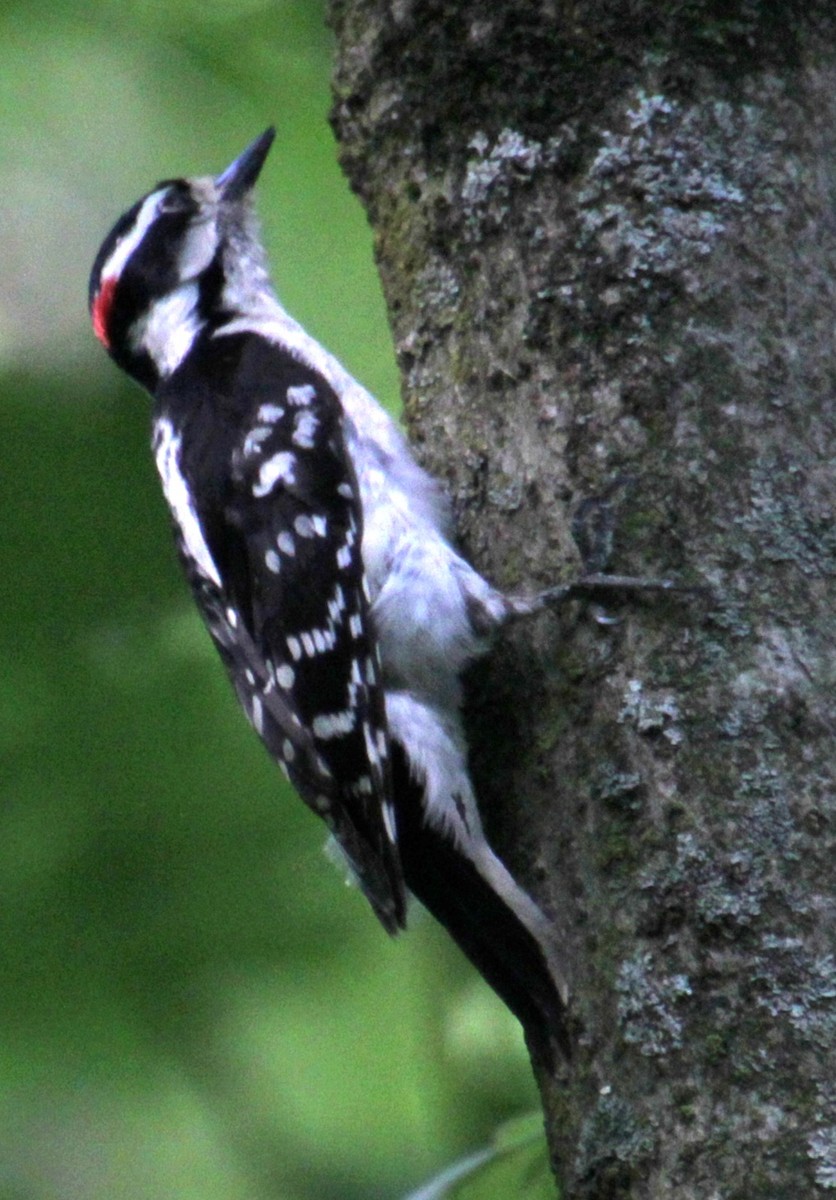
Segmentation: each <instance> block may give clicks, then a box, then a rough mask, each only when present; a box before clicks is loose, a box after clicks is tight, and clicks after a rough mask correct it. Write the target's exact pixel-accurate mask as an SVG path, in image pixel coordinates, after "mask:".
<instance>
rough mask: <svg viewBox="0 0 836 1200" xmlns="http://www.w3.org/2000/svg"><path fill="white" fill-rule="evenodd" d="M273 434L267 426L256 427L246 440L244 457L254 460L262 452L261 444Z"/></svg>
mask: <svg viewBox="0 0 836 1200" xmlns="http://www.w3.org/2000/svg"><path fill="white" fill-rule="evenodd" d="M272 432H273V430H272V429H270V428H269V427H268V426H267V425H256V427H255V429H251V430H250V432H249V433H248V434H247V436H246V437H245V438H244V457H245V458H252V457H253V455H255V454H258V453H259V451H260V450H261V443H262V442H263V441H264V439H265V438H268V437H269V436H270V434H271V433H272Z"/></svg>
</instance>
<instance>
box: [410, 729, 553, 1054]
mask: <svg viewBox="0 0 836 1200" xmlns="http://www.w3.org/2000/svg"><path fill="white" fill-rule="evenodd" d="M393 785H394V787H393V791H394V796H395V810H396V817H397V825H398V846H399V849H400V854H401V861H402V866H403V873H404V878H405V880H406V884H407V887H408V888H409V890H410V891H411V892H412V893H413V894H414V895H415V896H416V897H417V899H418V900H420V901H421V903H422V904H423V905H424V907H425V908H427V909H428V910H429V911H430V912H431V913H432V915H433V916H434V917H435V918H436V920H438V921H439V922H440V923H441V924H442V925H443V926H444V927H445V929H446V930H447V932H448V933H449V934H450V936H451V937H452V938H453V940H454V941H455V942H456V943H457V944H458V946H459V947H460V949H461V950H462V951H463V952H464V953H465V955H466V956H467V957H468V958H469V959H470V961H471V962H472V963H473V965H474V966H475V967H476V969H477V970H478V971H479V973H480V974H481V975H482V976H483V977H484V979H485V980H486V981H487V982H488V983H489V984H490V986H491V987H492V988H493V990H494V991H495V992H496V993H497V995H498V996H499V997H500V999H501V1000H503V1001H504V1003H505V1004H506V1005H507V1006H508V1008H509V1009H510V1010H511V1012H512V1013H513V1014H514V1015H515V1016H516V1017H517V1019H518V1020H519V1022H520V1023H521V1025H522V1027H523V1029H524V1031H525V1034H526V1039H527V1041H528V1044H529V1049H530V1051H531V1053H532V1055H533V1056H534V1057H535V1059H537V1060H539V1061H540V1062H542V1063H543V1064H544V1065H545V1066H548V1067H552V1066H553V1065H554V1063H555V1056H556V1055H555V1052H556V1051H557V1052H559V1053H560V1054H561V1055H562V1056H563V1057H564V1058H565V1059H567V1060H568V1059H569V1058H570V1057H571V1040H570V1036H569V1029H568V1023H567V1008H566V1002H567V994H566V987H565V984H564V983H563V981H562V979H561V977H560V975H559V973H558V971H557V969H556V967H555V964H554V961H553V957H552V954H551V951H550V949H549V947H548V941H547V938H546V937H545V936H543V934H542V933H540V930H538V931H537V933H535V929H536V927H537V926H538V925H539V926H541V927H542V930H543V932H545V930H546V928H547V924H548V923H547V921H546V918H545V916H544V915H543V914H542V913H541V912H540V910H539V909H538V908H537V906H536V905H535V904H534V902H533V901H532V900H531V898H530V897H529V896H527V895H526V893H525V892H523V891H522V889H521V888H519V886H518V885H517V884H516V883H515V882H514V880H513V878H512V877H511V875H510V874H509V872H508V871H507V870H506V868H505V867H504V866H503V865H502V863H501V862H500V861H499V859H498V858H497V857H496V856H495V855H494V854H493V853H492V851H491V850H490V849H489V847H488V846H487V843H485V844H484V850H483V851H482V852H481V853H480V854H479V855H477V856H476V858H475V859H471V858H470V857H468V856H467V855H466V854H465V853H463V852H462V849H461V848H460V847H459V846H457V845H456V842H455V840H454V839H453V838H452V837H451V836H450V832H449V830H444V829H439V828H436V827H435V825H433V824H431V823H429V822H428V821H427V818H426V807H425V805H424V804H423V803H422V795H421V792H422V783H421V782H420V781H418V780H416V779H415V778H414V777H413V773H412V772H411V771H410V767H409V764H408V762H407V759H406V755H405V753H404V751H403V749H402V747H401V746H400V744H399V743H398V742H394V744H393Z"/></svg>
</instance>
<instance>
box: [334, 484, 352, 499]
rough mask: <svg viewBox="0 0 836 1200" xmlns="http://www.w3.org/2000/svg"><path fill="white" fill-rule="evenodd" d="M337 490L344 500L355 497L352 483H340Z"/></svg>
mask: <svg viewBox="0 0 836 1200" xmlns="http://www.w3.org/2000/svg"><path fill="white" fill-rule="evenodd" d="M337 492H338V493H339V495H341V496H342V498H343V499H344V500H353V499H354V489H353V488H352V486H351V484H350V483H340V484H338V485H337Z"/></svg>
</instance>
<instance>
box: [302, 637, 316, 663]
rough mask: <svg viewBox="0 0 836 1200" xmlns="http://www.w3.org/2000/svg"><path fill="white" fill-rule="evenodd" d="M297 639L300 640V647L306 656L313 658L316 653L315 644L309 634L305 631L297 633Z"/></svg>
mask: <svg viewBox="0 0 836 1200" xmlns="http://www.w3.org/2000/svg"><path fill="white" fill-rule="evenodd" d="M299 639H300V641H301V642H302V649H303V650H304V651H305V653H306V654H307V656H308V658H313V657H314V656H315V655H316V646H315V645H314V640H313V638H312V637H311V635H310V634H309V633H308V632H307V631H306V632H305V633H300V634H299Z"/></svg>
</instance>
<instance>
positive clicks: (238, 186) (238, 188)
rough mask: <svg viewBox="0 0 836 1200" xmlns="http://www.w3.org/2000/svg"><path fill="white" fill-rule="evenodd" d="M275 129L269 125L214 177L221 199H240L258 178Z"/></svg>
mask: <svg viewBox="0 0 836 1200" xmlns="http://www.w3.org/2000/svg"><path fill="white" fill-rule="evenodd" d="M275 136H276V131H275V129H274V128H273V126H272V125H271V126H270V128H269V129H265V130H264V133H262V134H261V135H260V136H259V137H257V138H256V139H255V141H254V142H251V143H250V145H249V146H247V148H246V150H245V151H244V153H243V154H239V155H238V157H237V158H236V159H235V161H234V162H232V163H230V164H229V166H228V167H227V169H226V170H225V171H222V172H221V174H220V175H218V176H217V178H216V179H215V187H216V188H217V189H218V191H219V192H220V194H221V199H222V200H240V199H241V197H242V196H244V195H246V193H247V192H248V191H249V190H250V188H251V187H252V186H253V184H254V183H255V181H256V179H258V176H259V173H260V172H261V168H262V167H263V166H264V160H265V159H266V158H267V154H268V152H269V150H270V147H271V146H272V145H273V138H274V137H275Z"/></svg>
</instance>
